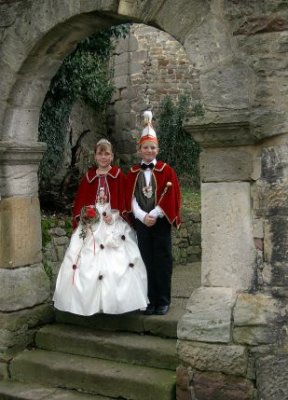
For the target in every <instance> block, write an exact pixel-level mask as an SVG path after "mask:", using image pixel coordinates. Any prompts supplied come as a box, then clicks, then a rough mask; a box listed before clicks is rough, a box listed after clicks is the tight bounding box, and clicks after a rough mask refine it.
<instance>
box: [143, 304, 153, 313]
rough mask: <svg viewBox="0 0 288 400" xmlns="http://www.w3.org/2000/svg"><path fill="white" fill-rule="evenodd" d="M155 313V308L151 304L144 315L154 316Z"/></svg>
mask: <svg viewBox="0 0 288 400" xmlns="http://www.w3.org/2000/svg"><path fill="white" fill-rule="evenodd" d="M154 312H155V306H152V305H151V304H149V305H148V307H147V308H146V310H145V311H143V314H144V315H152V314H154Z"/></svg>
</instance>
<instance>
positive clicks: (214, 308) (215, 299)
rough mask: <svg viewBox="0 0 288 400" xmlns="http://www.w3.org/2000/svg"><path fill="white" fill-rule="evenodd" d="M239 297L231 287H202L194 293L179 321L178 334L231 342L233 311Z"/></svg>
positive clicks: (211, 340) (199, 338) (188, 338)
mask: <svg viewBox="0 0 288 400" xmlns="http://www.w3.org/2000/svg"><path fill="white" fill-rule="evenodd" d="M235 300H236V295H235V292H234V291H233V290H232V289H230V288H208V287H201V288H198V289H196V290H194V292H193V293H192V295H191V297H190V299H189V301H188V303H187V306H186V309H187V311H188V312H186V313H185V314H184V315H183V316H182V317H181V318H180V320H179V322H178V338H179V339H186V340H192V341H198V342H218V343H219V342H220V343H228V342H229V341H230V340H231V314H232V308H233V306H234V303H235Z"/></svg>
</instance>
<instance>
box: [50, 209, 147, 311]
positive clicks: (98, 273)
mask: <svg viewBox="0 0 288 400" xmlns="http://www.w3.org/2000/svg"><path fill="white" fill-rule="evenodd" d="M96 207H97V211H98V212H99V214H100V221H99V222H97V223H95V224H93V225H92V226H91V230H88V233H87V235H86V237H85V239H83V238H81V237H80V236H79V235H80V233H81V229H82V225H81V223H80V224H79V226H78V228H77V229H76V230H75V232H74V233H73V235H72V237H71V241H70V245H69V247H68V249H67V251H66V254H65V257H64V260H63V263H62V264H61V267H60V270H59V274H58V277H57V282H56V289H55V293H54V296H53V301H54V306H55V308H57V309H59V310H61V311H68V312H70V313H74V314H78V315H92V314H96V313H106V314H122V313H126V312H130V311H133V310H138V309H145V308H146V307H147V303H148V298H147V274H146V268H145V265H144V263H143V260H142V258H141V255H140V252H139V249H138V246H137V243H136V235H135V233H134V231H133V230H132V229H131V228H130V226H129V225H128V224H127V222H125V221H124V220H123V219H122V218H121V217H120V216H119V212H118V211H113V212H112V216H113V222H112V223H111V224H107V223H106V222H105V221H103V219H102V213H103V212H104V211H106V212H107V211H108V212H110V205H109V204H107V203H106V204H105V205H100V204H97V205H96ZM76 264H77V265H76Z"/></svg>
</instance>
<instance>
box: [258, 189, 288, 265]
mask: <svg viewBox="0 0 288 400" xmlns="http://www.w3.org/2000/svg"><path fill="white" fill-rule="evenodd" d="M287 193H288V191H287ZM275 196H276V197H277V193H275ZM287 206H288V197H287ZM275 210H276V209H275ZM287 211H288V208H287ZM264 232H265V236H264V257H265V260H266V261H267V262H271V263H272V264H276V263H281V262H282V263H283V262H284V263H285V262H287V256H288V217H287V215H285V216H276V215H275V216H270V217H269V219H268V220H266V221H265V224H264Z"/></svg>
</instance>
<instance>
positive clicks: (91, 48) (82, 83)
mask: <svg viewBox="0 0 288 400" xmlns="http://www.w3.org/2000/svg"><path fill="white" fill-rule="evenodd" d="M128 30H129V26H128V25H119V26H116V27H112V28H110V29H107V30H105V31H103V32H100V33H98V34H95V35H93V36H91V37H89V38H86V39H85V40H83V41H81V42H79V44H78V46H77V48H76V49H75V51H74V52H73V53H71V54H70V55H69V56H68V57H66V59H65V60H64V62H63V64H62V66H61V67H60V69H59V70H58V72H57V74H56V75H55V76H54V78H53V79H52V81H51V85H50V89H49V91H48V93H47V95H46V98H45V101H44V103H43V106H42V110H41V116H40V121H39V139H40V141H43V142H46V143H47V151H46V153H45V154H44V157H43V159H42V161H41V164H40V169H39V178H40V185H41V184H42V183H43V184H45V181H49V180H50V179H51V176H53V175H54V174H55V172H56V171H57V167H58V165H59V162H60V160H61V158H62V157H63V150H64V138H65V132H66V131H67V125H68V122H69V114H70V111H71V108H72V105H73V104H74V102H75V100H76V99H77V98H79V97H81V98H82V99H83V100H84V101H85V102H88V103H90V104H92V105H93V107H94V108H95V110H98V111H101V110H104V109H105V107H106V105H107V104H108V103H109V101H110V99H111V96H112V94H113V91H114V87H113V85H112V82H111V79H110V78H111V70H109V68H108V61H109V58H110V56H111V55H112V52H113V49H114V48H115V40H116V39H117V38H120V37H125V36H126V34H127V33H128Z"/></svg>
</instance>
